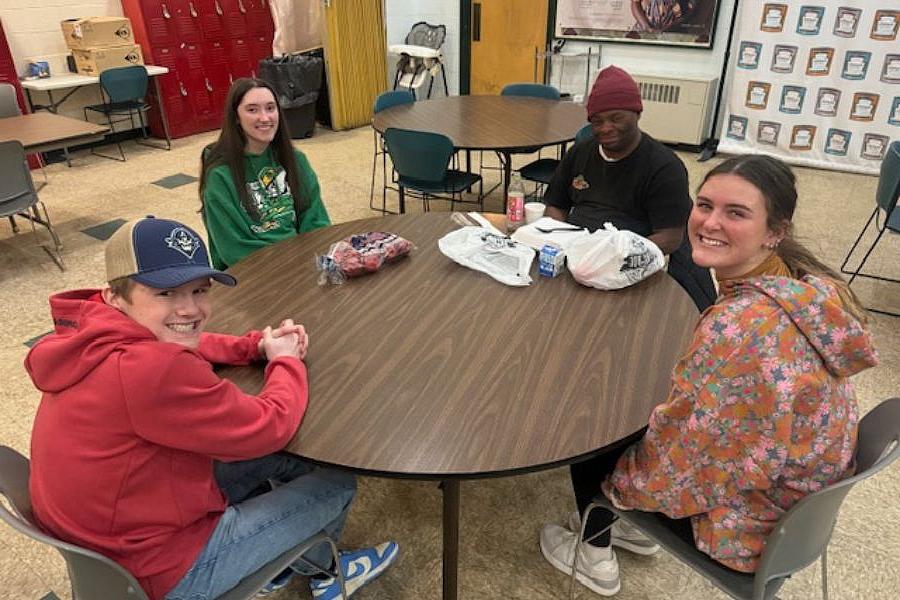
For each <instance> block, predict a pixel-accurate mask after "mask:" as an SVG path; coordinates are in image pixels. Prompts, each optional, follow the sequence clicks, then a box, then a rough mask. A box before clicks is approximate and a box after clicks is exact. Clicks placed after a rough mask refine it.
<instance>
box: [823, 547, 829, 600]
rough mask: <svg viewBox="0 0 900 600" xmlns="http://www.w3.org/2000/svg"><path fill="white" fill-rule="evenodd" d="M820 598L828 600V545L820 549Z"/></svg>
mask: <svg viewBox="0 0 900 600" xmlns="http://www.w3.org/2000/svg"><path fill="white" fill-rule="evenodd" d="M822 600H828V546H825V549H824V550H822Z"/></svg>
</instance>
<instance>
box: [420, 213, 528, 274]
mask: <svg viewBox="0 0 900 600" xmlns="http://www.w3.org/2000/svg"><path fill="white" fill-rule="evenodd" d="M438 248H440V250H441V252H442V253H443V254H444V256H446V257H448V258H450V259H452V260H453V261H454V262H457V263H459V264H461V265H462V266H464V267H469V268H470V269H475V270H476V271H481V272H482V273H487V274H488V275H490V276H491V277H493V278H494V279H496V280H497V281H499V282H501V283H505V284H506V285H518V286H521V285H529V284H530V283H531V276H530V275H529V274H528V272H529V271H530V270H531V261H532V260H534V250H532V249H531V248H529V247H527V246H523V245H522V244H519V243H516V242H514V241H512V240H511V239H509V238H508V237H506V236H505V235H499V234H497V233H492V232H491V231H489V230H487V229H485V228H484V227H462V228H460V229H456V230H454V231H451V232H450V233H448V234H447V235H445V236H444V237H442V238H441V239H440V240H438Z"/></svg>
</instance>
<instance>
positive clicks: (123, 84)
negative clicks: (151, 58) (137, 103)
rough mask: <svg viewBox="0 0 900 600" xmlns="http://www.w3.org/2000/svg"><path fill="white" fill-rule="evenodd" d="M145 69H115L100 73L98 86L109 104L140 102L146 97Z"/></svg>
mask: <svg viewBox="0 0 900 600" xmlns="http://www.w3.org/2000/svg"><path fill="white" fill-rule="evenodd" d="M147 81H148V77H147V69H145V68H144V67H143V66H142V65H133V66H130V67H116V68H115V69H106V70H105V71H101V73H100V85H101V86H103V90H104V91H105V92H106V95H107V96H109V101H110V102H128V101H129V100H142V99H143V98H144V96H146V95H147Z"/></svg>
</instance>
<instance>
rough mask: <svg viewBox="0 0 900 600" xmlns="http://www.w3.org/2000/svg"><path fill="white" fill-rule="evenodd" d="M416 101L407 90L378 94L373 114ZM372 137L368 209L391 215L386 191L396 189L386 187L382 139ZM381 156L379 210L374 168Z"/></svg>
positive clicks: (377, 136) (385, 153)
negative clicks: (376, 204) (373, 146)
mask: <svg viewBox="0 0 900 600" xmlns="http://www.w3.org/2000/svg"><path fill="white" fill-rule="evenodd" d="M415 101H416V98H415V96H413V94H412V92H409V91H407V90H394V91H390V92H384V93H382V94H379V95H378V97H377V98H375V106H374V109H373V112H374V113H375V114H377V113H380V112H381V111H383V110H387V109H389V108H392V107H394V106H399V105H401V104H412V103H413V102H415ZM372 133H373V135H374V136H375V154H374V155H373V156H372V186H371V187H370V188H369V208H370V209H372V210H381V214H387V213H392V211H389V210H387V191H388V189H396V188H393V187H391V186H389V185H388V178H387V151H386V150H385V147H384V138H383V137H382V136H381V134H380V133H378V132H377V131H375V130H374V129H373V130H372ZM379 155H381V178H382V185H381V209H378V208H376V207H375V204H374V202H375V168H376V166H377V164H378V156H379Z"/></svg>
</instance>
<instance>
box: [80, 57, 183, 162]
mask: <svg viewBox="0 0 900 600" xmlns="http://www.w3.org/2000/svg"><path fill="white" fill-rule="evenodd" d="M148 81H149V78H148V77H147V69H145V68H144V67H143V66H142V65H135V66H131V67H117V68H115V69H106V70H105V71H102V72H101V73H100V95H101V96H102V98H103V103H102V104H91V105H88V106H85V107H84V119H85V121H87V120H89V119H88V112H89V111H90V112H96V113H100V114H102V115H104V116H105V117H106V121H107V123H108V124H109V129H110V132H111V133H112V134H113V135H115V127H114V125H115V123H123V122H126V121H127V122H129V123H130V124H131V129H134V127H135V122H134V117H135V116H137V117H138V123H139V125H140V129H141V136H142V137H143V139H145V140H146V139H147V127H146V124H145V123H144V111H146V110H148V109H149V108H150V105H149V104H147V102H146V99H145V98H146V96H147V84H148ZM113 117H124V118H122V119H115V120H114V119H113ZM138 143H139V144H140V143H141V142H140V141H138ZM143 145H145V146H150V147H151V148H160V149H163V147H162V146H157V145H155V144H150V143H146V142H145V143H144V144H143ZM116 147H117V148H118V149H119V156H121V158H118V157H115V156H109V155H107V154H101V153H99V152H94V150H93V149H92V150H91V152H92V153H94V154H96V155H97V156H102V157H104V158H109V159H112V160H120V161H123V162H124V161H125V152H124V151H123V150H122V144H121V143H120V142H118V141H116ZM171 147H172V145H171V142H169V140H166V145H165V147H164V149H165V150H170V149H171Z"/></svg>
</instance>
